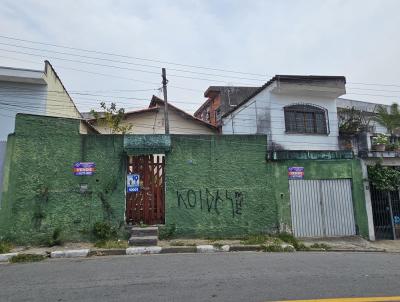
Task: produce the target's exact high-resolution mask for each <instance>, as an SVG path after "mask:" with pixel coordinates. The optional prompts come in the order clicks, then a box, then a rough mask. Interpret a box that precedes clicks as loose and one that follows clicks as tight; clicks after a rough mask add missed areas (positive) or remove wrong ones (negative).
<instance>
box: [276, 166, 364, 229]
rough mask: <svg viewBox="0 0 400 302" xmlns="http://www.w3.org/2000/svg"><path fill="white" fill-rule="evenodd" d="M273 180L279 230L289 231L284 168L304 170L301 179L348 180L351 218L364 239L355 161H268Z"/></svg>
mask: <svg viewBox="0 0 400 302" xmlns="http://www.w3.org/2000/svg"><path fill="white" fill-rule="evenodd" d="M270 165H271V166H272V171H273V177H272V178H273V179H274V181H275V198H276V200H277V205H278V215H279V223H280V227H281V229H282V230H289V229H290V228H291V214H290V196H289V180H288V167H291V166H300V167H304V179H308V180H311V179H341V178H351V179H352V190H353V204H354V215H355V220H356V228H357V230H358V233H359V234H360V235H362V236H364V237H368V222H367V213H366V208H365V199H364V191H363V190H364V189H363V184H362V171H361V164H360V161H359V160H331V161H324V160H286V161H277V162H271V163H270Z"/></svg>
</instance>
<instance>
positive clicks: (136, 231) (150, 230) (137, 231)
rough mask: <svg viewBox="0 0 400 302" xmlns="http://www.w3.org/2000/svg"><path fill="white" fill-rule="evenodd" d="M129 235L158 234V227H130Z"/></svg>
mask: <svg viewBox="0 0 400 302" xmlns="http://www.w3.org/2000/svg"><path fill="white" fill-rule="evenodd" d="M131 236H135V237H141V236H158V227H145V228H141V227H132V228H131Z"/></svg>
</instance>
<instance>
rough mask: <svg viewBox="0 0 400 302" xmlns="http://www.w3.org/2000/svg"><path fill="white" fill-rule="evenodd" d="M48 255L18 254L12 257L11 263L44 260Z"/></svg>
mask: <svg viewBox="0 0 400 302" xmlns="http://www.w3.org/2000/svg"><path fill="white" fill-rule="evenodd" d="M46 258H47V257H46V256H44V255H37V254H18V255H16V256H13V257H11V258H10V262H11V263H26V262H38V261H43V260H44V259H46Z"/></svg>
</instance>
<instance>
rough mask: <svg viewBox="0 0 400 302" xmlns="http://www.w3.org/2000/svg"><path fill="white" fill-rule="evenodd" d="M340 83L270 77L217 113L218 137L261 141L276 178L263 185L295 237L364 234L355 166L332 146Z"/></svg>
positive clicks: (337, 80)
mask: <svg viewBox="0 0 400 302" xmlns="http://www.w3.org/2000/svg"><path fill="white" fill-rule="evenodd" d="M345 85H346V79H345V77H343V76H301V75H276V76H274V77H273V78H272V79H271V80H269V81H268V82H267V83H266V84H264V85H263V86H262V87H260V88H258V89H257V90H256V91H254V92H253V93H252V94H251V95H249V96H248V97H247V98H245V99H244V100H243V101H242V102H241V103H240V104H238V106H236V107H234V108H232V109H231V110H229V111H228V112H226V113H225V114H224V115H223V116H222V134H234V135H244V134H253V135H254V134H263V135H265V136H266V141H265V145H264V148H265V150H266V154H267V156H266V157H267V165H266V168H267V169H272V170H274V171H275V172H274V175H275V178H277V180H275V179H268V180H267V182H272V183H274V185H275V186H276V190H277V192H276V193H277V194H278V195H277V196H276V198H277V200H279V199H280V200H281V202H282V203H280V202H278V205H277V206H278V209H279V211H280V212H281V213H282V216H289V217H290V218H291V220H290V221H291V224H290V226H288V225H285V224H284V222H282V221H280V227H279V228H280V230H285V229H286V228H287V230H288V231H291V232H293V234H294V235H295V236H296V237H335V236H352V235H356V234H361V235H364V236H365V235H366V234H367V230H366V225H367V224H366V216H367V214H366V210H365V204H364V202H363V201H364V199H363V198H364V192H363V186H362V178H361V164H360V161H359V160H357V159H355V158H354V155H353V153H352V152H351V151H346V150H344V151H342V150H340V149H339V144H338V137H339V131H338V121H337V108H336V99H337V98H338V97H339V96H341V95H343V94H345V93H346V89H345ZM360 200H362V204H360ZM283 204H286V205H287V206H282V205H283ZM283 213H284V214H283Z"/></svg>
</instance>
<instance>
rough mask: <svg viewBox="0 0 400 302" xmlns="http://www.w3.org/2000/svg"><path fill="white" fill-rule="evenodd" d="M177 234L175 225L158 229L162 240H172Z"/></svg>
mask: <svg viewBox="0 0 400 302" xmlns="http://www.w3.org/2000/svg"><path fill="white" fill-rule="evenodd" d="M175 232H176V225H175V224H174V223H173V224H170V225H168V226H164V227H160V228H159V229H158V239H160V240H166V239H171V238H173V237H174V236H175Z"/></svg>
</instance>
